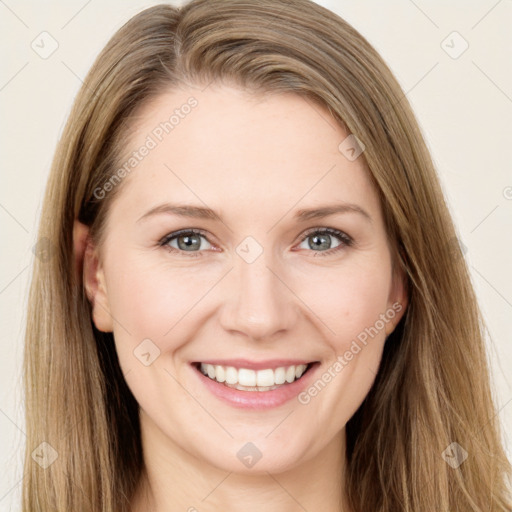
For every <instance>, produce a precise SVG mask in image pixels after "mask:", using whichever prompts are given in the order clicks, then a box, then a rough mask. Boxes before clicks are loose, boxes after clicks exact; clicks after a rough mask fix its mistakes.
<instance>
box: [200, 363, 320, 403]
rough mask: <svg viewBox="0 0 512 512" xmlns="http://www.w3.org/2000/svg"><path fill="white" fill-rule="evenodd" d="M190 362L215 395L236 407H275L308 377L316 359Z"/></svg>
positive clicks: (298, 391)
mask: <svg viewBox="0 0 512 512" xmlns="http://www.w3.org/2000/svg"><path fill="white" fill-rule="evenodd" d="M220 363H221V361H209V362H194V363H192V367H193V368H194V370H195V372H196V374H198V376H199V379H200V380H201V381H202V382H203V384H204V385H205V386H206V388H207V389H208V390H209V391H211V392H212V393H213V394H214V395H215V396H216V397H217V398H220V399H222V400H223V401H225V402H228V403H229V404H230V405H234V406H236V407H245V408H254V409H262V408H267V407H275V406H278V405H281V404H283V403H284V402H286V401H288V400H290V399H291V398H293V397H294V396H296V395H298V394H299V393H300V392H301V391H302V390H303V389H304V388H305V387H306V385H307V383H308V381H310V380H311V378H312V374H313V373H315V372H314V370H315V369H316V368H317V367H318V366H319V365H320V363H319V361H312V362H305V361H283V360H282V361H278V362H277V361H276V362H268V363H264V362H262V363H253V362H250V361H246V360H236V361H234V360H233V361H230V362H229V363H228V362H225V361H222V363H224V364H220Z"/></svg>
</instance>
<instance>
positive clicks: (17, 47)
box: [0, 0, 512, 511]
mask: <svg viewBox="0 0 512 512" xmlns="http://www.w3.org/2000/svg"><path fill="white" fill-rule="evenodd" d="M156 3H157V2H149V1H143V0H130V1H121V0H110V1H108V2H100V1H98V0H89V1H86V0H80V1H77V0H73V1H66V2H64V1H60V2H56V1H36V0H32V1H28V0H19V1H15V0H2V1H0V19H1V27H2V30H1V32H0V33H1V36H0V37H1V38H2V44H1V45H0V56H1V60H0V62H1V63H2V64H1V75H0V109H1V119H2V121H1V123H0V130H1V137H0V141H1V146H0V162H1V170H2V183H3V184H2V187H1V189H0V228H1V230H2V233H1V237H2V238H1V240H2V265H1V269H0V305H1V309H0V311H1V312H2V316H1V329H0V336H1V342H0V382H1V386H0V475H1V477H0V479H1V480H0V510H2V511H7V510H13V511H15V510H19V505H18V500H19V492H20V488H21V485H20V480H21V477H22V467H21V464H20V460H21V448H22V447H23V443H24V437H25V436H24V433H23V430H24V422H23V410H22V393H21V357H22V351H23V329H24V321H25V312H24V311H25V304H26V297H27V288H28V283H29V277H30V269H31V264H32V259H33V257H34V255H33V253H32V248H33V246H34V244H35V242H36V226H37V220H38V215H39V212H40V206H41V199H42V193H43V188H44V185H45V182H46V178H47V175H48V172H49V167H50V163H51V159H52V156H53V152H54V150H55V145H56V143H57V140H58V138H59V136H60V133H61V131H62V128H63V125H64V122H65V119H66V117H67V115H68V114H69V111H70V108H71V104H72V101H73V98H74V97H75V95H76V93H77V91H78V88H79V87H80V85H81V80H82V78H83V77H84V76H85V74H86V73H87V71H88V69H89V68H90V66H91V64H92V62H93V59H94V57H95V56H96V55H97V53H98V52H99V51H100V50H101V48H102V47H103V46H104V45H105V44H106V42H107V41H108V39H109V38H110V37H111V36H112V35H113V33H114V32H115V30H116V29H118V28H119V27H120V26H121V25H122V24H123V23H124V22H125V21H127V20H128V19H129V18H130V17H132V16H133V15H134V14H136V13H137V12H139V11H140V10H142V9H143V8H145V7H149V6H151V5H154V4H156ZM318 3H320V4H322V5H324V6H326V7H328V8H330V9H332V10H334V11H335V12H337V13H338V14H340V15H341V16H342V17H344V18H345V19H346V20H347V21H348V22H350V23H352V24H353V25H354V26H355V28H357V29H358V30H359V31H360V32H361V33H362V34H363V35H364V36H365V37H366V38H367V39H368V40H369V41H370V42H371V43H372V44H373V45H374V46H375V47H376V48H377V50H378V51H379V52H380V53H381V55H382V56H383V57H384V59H385V60H386V62H387V63H388V64H389V66H390V67H391V69H392V70H393V72H394V73H395V74H396V76H397V78H398V80H399V81H400V83H401V85H402V87H403V89H404V90H405V91H406V92H407V97H408V99H409V101H410V102H411V103H412V105H413V108H414V110H415V112H416V114H417V117H418V119H419V121H420V124H421V126H422V129H423V132H424V134H425V136H426V139H427V142H428V144H429V147H430V148H431V151H432V154H433V156H434V159H435V162H436V163H437V167H438V170H439V174H440V177H441V180H442V183H443V187H444V189H445V192H446V195H447V198H448V201H449V204H450V207H451V210H452V213H453V215H454V218H455V221H456V224H457V227H458V230H459V233H460V240H461V242H462V243H463V244H464V246H465V247H466V249H467V251H466V258H467V260H468V263H469V265H470V269H471V272H472V277H473V281H474V285H475V287H476V290H477V293H478V296H479V299H480V303H481V306H482V308H483V310H484V313H485V316H486V318H487V321H488V326H489V332H490V337H491V339H490V340H489V344H488V347H489V354H490V357H491V359H492V364H493V367H492V370H493V382H494V384H495V388H496V400H497V403H498V407H499V418H500V420H501V421H502V424H503V425H504V427H505V428H504V435H505V438H506V443H507V449H508V452H509V454H512V441H511V436H512V379H511V377H510V375H511V373H512V372H511V369H512V339H511V338H512V336H511V335H512V328H511V322H510V319H511V317H512V279H511V263H510V262H511V260H512V258H511V253H512V251H511V245H512V242H511V231H512V229H511V228H512V172H511V167H510V162H511V161H512V154H511V146H512V144H511V141H510V122H511V113H512V83H511V82H512V80H511V78H512V76H511V71H510V50H511V35H510V33H511V32H510V26H511V21H512V2H511V1H510V0H500V1H496V0H489V1H488V0H480V1H468V0H452V1H450V2H446V1H442V0H436V1H426V0H415V1H412V0H392V1H387V2H380V1H378V0H371V1H361V0H359V1H356V0H337V1H335V0H331V1H329V0H321V1H319V2H318ZM43 31H47V32H48V33H49V34H50V35H51V37H52V38H53V39H54V40H55V41H56V42H57V43H58V48H57V50H56V51H55V52H54V53H53V54H52V55H50V56H49V57H48V58H46V59H43V58H41V57H40V56H39V55H38V54H37V53H36V52H35V51H34V50H33V49H32V48H31V44H32V42H33V41H34V40H35V43H34V45H36V44H39V45H40V46H42V44H41V43H40V42H39V41H40V40H41V37H46V38H47V39H46V40H45V41H46V44H45V48H46V49H48V48H51V46H50V44H51V40H50V38H49V36H40V34H41V32H43ZM454 31H456V32H457V33H458V35H457V34H453V32H454ZM443 41H444V43H443ZM38 42H39V43H38ZM466 44H467V45H469V46H468V48H467V50H466V51H464V52H463V53H461V52H462V50H463V49H464V48H465V46H466ZM39 51H42V50H39ZM459 53H461V54H460V55H458V54H459ZM450 54H451V56H450ZM453 57H457V58H453ZM446 357H450V354H449V353H447V354H446ZM468 385H470V383H468Z"/></svg>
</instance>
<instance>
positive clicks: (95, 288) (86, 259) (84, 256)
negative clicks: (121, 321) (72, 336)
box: [73, 220, 113, 332]
mask: <svg viewBox="0 0 512 512" xmlns="http://www.w3.org/2000/svg"><path fill="white" fill-rule="evenodd" d="M73 246H74V256H75V271H76V272H77V274H78V275H80V273H82V283H83V287H84V289H85V293H86V295H87V298H88V299H89V302H90V303H91V305H92V317H93V322H94V325H95V326H96V328H97V329H98V330H99V331H103V332H112V331H113V321H112V315H111V313H110V305H109V301H108V293H107V287H106V283H105V275H104V271H103V266H102V263H101V260H100V257H99V252H98V248H97V247H96V246H95V245H94V243H93V241H92V238H91V237H90V236H89V227H88V226H86V225H85V224H82V223H81V222H79V221H78V220H75V223H74V226H73Z"/></svg>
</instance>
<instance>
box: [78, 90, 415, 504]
mask: <svg viewBox="0 0 512 512" xmlns="http://www.w3.org/2000/svg"><path fill="white" fill-rule="evenodd" d="M190 96H194V97H195V98H196V99H197V101H198V106H197V107H196V108H194V109H193V110H192V111H191V113H190V114H189V115H188V116H185V117H184V118H183V119H181V120H180V123H179V125H177V126H176V127H175V128H174V130H173V131H172V132H171V133H170V134H168V135H166V136H165V137H164V138H163V140H162V142H161V143H160V144H159V145H158V146H157V147H156V148H154V149H152V150H151V152H150V153H149V154H148V155H147V156H146V157H145V158H144V159H143V160H142V161H141V162H140V163H139V164H138V165H137V167H136V169H135V170H134V171H132V172H131V173H130V174H129V175H128V176H127V177H126V178H125V179H124V181H123V182H122V184H121V185H119V186H120V187H121V188H120V190H118V191H117V192H118V193H117V194H116V196H115V199H114V200H113V202H112V204H111V207H110V210H109V213H108V217H107V224H106V231H105V236H104V239H103V242H102V245H101V246H95V245H94V244H93V243H92V242H90V241H89V242H88V243H87V248H86V249H85V258H84V275H85V286H86V290H87V294H88V296H89V298H90V300H91V302H92V304H93V320H94V322H95V324H96V326H97V327H98V329H100V330H103V331H106V332H109V331H113V333H114V337H115V344H116V349H117V352H118V355H119V360H120V364H121V367H122V370H123V372H124V374H125V378H126V381H127V383H128V385H129V387H130V389H131V390H132V392H133V394H134V396H135V398H136V399H137V401H138V403H139V404H140V421H141V429H142V442H143V447H144V458H145V467H146V471H147V478H146V479H144V480H142V481H141V483H140V486H139V489H138V490H137V494H136V498H135V500H134V502H133V510H134V511H142V510H154V511H164V510H183V511H186V510H189V511H193V510H198V511H200V512H206V511H218V510H226V511H235V510H240V506H241V505H240V504H241V503H243V510H245V511H249V512H252V511H261V510H262V509H263V508H264V509H265V510H266V512H273V511H279V512H288V511H289V512H291V511H296V510H303V509H305V510H326V511H333V512H334V511H339V510H340V506H342V507H344V508H343V510H345V511H348V510H349V509H348V507H347V506H346V504H345V496H344V494H343V493H342V488H343V487H342V485H340V484H341V483H342V482H343V478H344V468H345V456H344V454H345V425H346V423H347V421H348V420H349V419H350V418H351V416H352V415H353V414H354V412H355V411H356V410H357V409H358V407H359V406H360V404H361V403H362V401H363V399H364V398H365V396H366V395H367V393H368V391H369V389H370V387H371V385H372V383H373V381H374V379H375V375H376V372H377V369H378V367H379V363H380V360H381V356H382V350H383V347H384V343H385V339H386V336H387V335H388V334H389V333H390V332H392V330H393V329H394V328H395V326H396V324H397V323H398V321H399V319H400V318H401V316H402V314H403V313H404V311H405V309H406V297H405V292H404V279H403V276H402V275H399V274H393V272H392V259H391V252H390V247H389V244H388V240H387V237H386V232H385V228H384V223H383V216H382V212H381V207H380V204H379V200H378V197H377V194H376V192H375V190H374V189H373V188H372V185H371V182H370V180H369V177H368V172H367V169H366V164H365V162H364V159H363V158H362V157H359V158H357V159H356V160H355V161H349V160H348V159H347V158H346V157H345V156H344V155H343V154H342V153H341V152H340V151H339V149H338V146H339V144H340V143H341V142H342V141H343V140H344V139H345V138H346V137H347V135H348V134H347V133H345V132H344V131H343V130H342V128H340V127H339V126H338V125H336V124H335V122H334V121H333V119H332V118H331V117H330V116H329V115H328V113H327V111H326V110H324V109H322V108H320V107H318V106H316V105H315V106H313V104H312V103H311V102H309V101H306V100H305V99H303V98H301V97H299V96H297V95H294V94H281V95H276V94H273V95H266V96H264V97H256V96H254V95H251V94H249V93H248V92H244V91H241V90H239V89H237V88H232V87H229V86H227V85H222V86H221V85H218V86H217V85H210V86H209V87H208V88H206V89H205V90H203V91H201V89H199V88H196V87H191V88H189V89H183V90H172V91H169V92H168V93H165V94H163V95H161V96H159V97H158V98H156V99H155V100H154V101H152V102H151V103H149V104H147V105H145V106H144V108H143V110H142V111H141V115H140V117H139V118H138V122H137V124H136V125H135V126H134V130H133V135H132V139H131V143H130V148H129V149H130V150H135V149H136V148H139V147H140V146H141V145H142V144H143V143H144V141H145V139H146V137H147V135H148V134H150V133H151V132H152V130H153V129H154V128H155V126H158V125H159V123H160V122H162V121H163V120H165V119H168V117H169V112H172V111H173V110H174V109H175V108H177V107H179V106H180V105H182V104H184V103H186V101H187V99H188V98H189V97H190ZM168 202H169V203H180V204H187V205H197V206H199V207H209V208H211V209H213V210H215V212H217V213H218V215H219V216H220V217H221V218H222V221H218V220H214V219H203V218H187V217H184V216H178V215H175V214H171V213H160V214H156V215H151V216H148V217H146V218H144V219H142V220H138V219H139V218H140V217H142V216H143V215H144V214H145V213H147V212H148V211H149V210H151V209H152V208H153V207H155V206H157V205H160V204H162V203H168ZM341 202H344V203H351V204H355V205H358V206H359V207H360V208H362V209H364V211H365V212H367V214H368V215H369V217H370V219H367V218H366V217H365V216H364V215H362V214H360V213H354V212H345V213H337V214H334V215H329V216H327V217H323V218H315V219H310V220H305V221H297V220H296V219H294V214H295V212H296V211H297V210H299V209H303V208H317V207H321V206H325V205H328V204H329V205H330V204H333V203H341ZM326 227H330V228H334V229H338V230H340V231H342V232H344V233H346V234H347V235H349V236H350V237H351V238H352V239H353V241H354V242H353V245H350V246H349V245H344V244H343V243H342V244H341V245H339V243H340V241H339V240H338V239H337V238H336V237H335V236H332V237H329V236H327V243H328V242H329V241H330V243H331V244H332V247H333V248H334V247H337V250H336V249H334V252H331V253H329V254H325V250H326V249H325V248H320V249H319V248H317V247H316V246H313V247H314V248H311V247H310V246H309V242H314V241H313V240H312V238H314V234H315V229H323V228H326ZM188 228H197V229H201V230H204V232H205V238H202V237H199V240H202V242H201V246H200V250H199V252H197V251H196V252H190V251H189V252H186V251H183V250H182V251H181V252H179V249H177V248H176V247H177V240H175V241H174V242H173V243H172V245H173V246H174V248H175V250H174V252H173V251H172V250H169V249H168V248H166V247H164V246H161V245H159V241H160V240H161V239H162V238H163V237H164V236H165V235H167V234H169V233H172V232H175V231H177V230H181V229H188ZM313 228H314V229H313ZM77 229H81V230H82V232H83V233H86V229H85V228H84V227H83V226H77ZM307 231H310V233H307ZM306 234H308V235H309V238H307V237H306ZM311 235H313V236H311ZM247 236H251V237H253V238H254V239H255V240H256V241H257V244H259V246H260V247H261V248H263V253H262V254H261V255H260V256H259V257H258V258H257V259H256V260H255V261H254V262H252V263H248V262H247V261H245V260H244V259H243V258H242V257H240V256H239V254H238V253H237V252H236V249H237V246H238V245H239V244H240V243H241V242H242V241H243V240H244V239H245V238H246V237H247ZM196 241H198V239H196ZM251 250H253V249H251ZM331 251H333V249H331ZM194 256H197V257H194ZM397 302H398V303H400V304H401V306H402V309H401V312H399V313H397V314H396V315H395V316H394V318H393V319H392V320H389V321H388V322H387V323H385V328H383V329H381V330H380V331H379V332H378V335H376V336H374V337H373V338H371V339H370V341H369V342H368V344H367V345H366V346H364V348H363V349H362V350H361V351H360V352H358V353H357V355H354V357H353V359H352V360H351V361H349V362H347V364H346V365H345V366H344V368H343V370H342V371H340V372H338V373H337V374H336V377H335V378H333V379H332V380H331V382H329V383H328V385H326V386H325V387H324V388H323V389H322V391H321V392H320V393H318V395H317V396H315V397H313V398H311V400H310V401H309V403H307V404H302V403H299V401H298V400H296V399H292V400H290V401H288V402H287V403H285V404H284V405H281V406H279V407H276V408H272V409H268V410H264V411H254V410H247V409H238V408H236V407H233V406H231V405H229V404H226V403H224V402H222V401H220V400H219V399H218V398H216V397H215V396H213V395H212V394H211V393H210V391H209V390H207V389H206V388H205V386H204V385H203V384H202V382H201V381H200V380H199V379H198V378H197V375H196V374H195V373H194V372H195V370H193V369H192V367H191V366H190V362H192V361H201V360H206V359H213V358H220V359H223V358H234V357H242V358H247V359H251V360H262V359H273V358H300V359H304V360H307V361H319V362H320V364H321V367H320V368H319V369H317V372H318V373H317V375H318V377H321V375H322V374H323V373H325V372H328V369H329V367H332V365H333V363H334V362H335V361H336V358H337V356H340V355H343V354H345V353H346V351H347V350H349V348H350V346H351V343H352V341H353V340H354V339H356V337H357V336H358V335H359V334H360V333H361V332H362V331H364V329H365V328H368V327H370V326H373V325H375V323H376V320H378V319H379V315H381V314H383V313H385V312H386V311H387V310H389V308H392V305H393V304H394V303H397ZM148 338H149V339H150V340H152V343H154V344H155V345H156V346H158V348H159V350H160V355H159V356H158V357H157V358H156V359H155V360H154V362H153V363H152V364H151V365H149V366H145V365H144V364H142V363H141V362H140V361H139V359H137V358H136V357H135V356H134V350H135V349H136V348H137V346H138V345H139V344H140V343H141V341H142V340H144V339H148ZM249 441H250V442H252V443H253V444H254V445H256V446H257V448H258V449H259V451H260V452H261V454H262V457H261V459H260V460H259V461H258V462H257V464H256V465H254V466H253V467H252V468H247V467H245V466H244V465H243V464H242V463H241V461H240V460H239V459H238V457H237V452H238V451H239V450H240V448H241V447H242V446H244V445H245V444H246V443H247V442H249ZM301 507H303V508H301Z"/></svg>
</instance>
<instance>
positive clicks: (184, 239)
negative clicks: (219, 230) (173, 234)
mask: <svg viewBox="0 0 512 512" xmlns="http://www.w3.org/2000/svg"><path fill="white" fill-rule="evenodd" d="M200 245H201V240H200V239H199V236H198V235H182V236H180V237H179V238H178V246H179V248H180V249H183V250H185V251H187V250H190V249H198V248H199V247H200Z"/></svg>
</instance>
